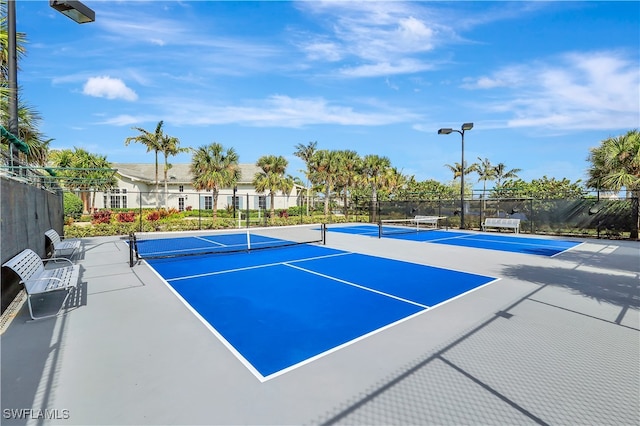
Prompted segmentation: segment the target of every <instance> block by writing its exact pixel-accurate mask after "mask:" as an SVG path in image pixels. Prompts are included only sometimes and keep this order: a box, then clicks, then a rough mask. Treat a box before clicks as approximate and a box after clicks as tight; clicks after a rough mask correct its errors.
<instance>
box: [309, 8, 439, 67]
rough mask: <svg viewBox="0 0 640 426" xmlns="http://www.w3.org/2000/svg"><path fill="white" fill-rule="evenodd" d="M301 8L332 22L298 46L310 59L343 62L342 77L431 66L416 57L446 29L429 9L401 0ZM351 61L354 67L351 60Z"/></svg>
mask: <svg viewBox="0 0 640 426" xmlns="http://www.w3.org/2000/svg"><path fill="white" fill-rule="evenodd" d="M298 6H299V7H300V8H301V9H303V10H304V11H307V12H310V13H311V14H313V15H318V16H321V17H322V19H323V22H330V23H331V24H330V26H328V28H327V33H323V34H322V35H317V36H313V35H311V36H309V35H308V34H306V33H305V38H306V39H305V41H303V42H299V43H298V45H299V46H300V48H301V49H302V50H303V51H304V52H305V53H306V55H307V58H308V59H310V60H314V61H321V60H325V61H330V62H336V61H343V65H342V66H341V67H340V69H339V71H338V72H339V75H341V76H343V77H345V76H346V77H375V76H388V75H394V74H410V73H415V72H420V71H424V70H427V69H431V64H430V63H429V62H428V61H425V60H424V59H423V58H421V57H420V55H421V54H423V53H425V52H429V51H431V50H433V49H434V45H435V41H436V40H437V39H438V37H439V34H440V31H441V30H443V31H444V32H448V30H444V29H443V28H444V27H442V25H441V24H438V23H436V22H437V21H436V20H435V19H434V18H433V16H430V15H429V11H428V10H427V8H425V7H423V6H418V5H416V4H410V3H402V2H384V3H380V2H315V1H314V2H302V3H300V4H299V5H298ZM351 61H353V63H354V64H353V65H352V64H351Z"/></svg>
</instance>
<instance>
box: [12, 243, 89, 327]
mask: <svg viewBox="0 0 640 426" xmlns="http://www.w3.org/2000/svg"><path fill="white" fill-rule="evenodd" d="M49 261H54V263H55V262H57V261H61V262H63V263H64V265H58V266H57V267H51V268H50V267H45V264H46V263H47V262H49ZM2 266H3V267H6V268H9V269H11V270H12V271H13V272H15V273H16V275H18V277H19V278H20V283H21V284H23V285H24V288H25V291H26V292H27V304H28V305H29V315H30V316H31V319H34V320H36V319H41V318H48V317H54V316H56V315H58V314H59V313H60V311H62V308H63V307H64V306H65V303H66V301H67V299H68V297H69V294H70V293H71V289H72V288H76V287H77V285H78V278H79V276H80V268H79V266H78V265H74V264H73V263H72V262H71V261H70V260H69V259H67V258H64V257H62V258H49V259H44V260H43V259H41V258H40V256H38V254H36V253H35V252H34V251H33V250H31V249H25V250H23V251H21V252H20V253H18V254H17V255H16V256H14V257H12V258H11V259H9V261H7V262H5V263H4V264H3V265H2ZM59 291H66V292H67V294H66V296H65V298H64V300H63V302H62V306H61V307H60V309H59V310H58V311H57V312H56V313H55V314H52V315H43V316H40V317H36V316H34V314H33V307H32V306H31V297H33V296H35V295H42V294H45V293H51V292H59Z"/></svg>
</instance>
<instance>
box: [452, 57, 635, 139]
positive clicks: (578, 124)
mask: <svg viewBox="0 0 640 426" xmlns="http://www.w3.org/2000/svg"><path fill="white" fill-rule="evenodd" d="M462 87H463V88H466V89H470V90H484V91H489V93H492V96H493V97H494V98H495V96H496V95H495V93H499V96H500V97H501V98H502V99H503V100H502V101H500V102H495V101H494V102H491V103H489V104H488V108H489V109H490V110H491V111H493V112H495V113H503V114H508V115H511V117H510V118H507V119H506V127H542V128H552V129H565V130H574V129H575V130H577V129H619V128H634V127H637V126H638V125H639V124H640V70H639V69H638V67H637V62H634V60H632V59H630V58H629V57H628V56H626V55H624V54H622V53H619V52H611V51H609V52H607V51H601V52H572V53H567V54H564V55H562V56H560V57H559V58H554V59H549V60H547V61H545V62H542V61H538V62H532V63H528V64H523V65H515V66H510V67H505V68H503V69H501V70H498V71H496V72H495V73H493V74H491V75H485V76H480V77H475V78H468V79H465V81H464V83H463V85H462ZM494 92H495V93H494Z"/></svg>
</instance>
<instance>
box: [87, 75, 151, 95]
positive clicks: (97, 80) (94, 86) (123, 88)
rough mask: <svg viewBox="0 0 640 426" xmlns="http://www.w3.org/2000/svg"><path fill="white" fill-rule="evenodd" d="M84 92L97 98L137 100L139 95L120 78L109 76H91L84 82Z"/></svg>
mask: <svg viewBox="0 0 640 426" xmlns="http://www.w3.org/2000/svg"><path fill="white" fill-rule="evenodd" d="M82 93H83V94H85V95H88V96H94V97H96V98H107V99H124V100H126V101H135V100H137V99H138V95H137V94H136V92H134V91H133V90H132V89H130V88H128V87H127V85H126V84H125V83H124V82H123V81H122V80H120V79H119V78H111V77H109V76H101V77H90V78H89V79H88V80H87V82H86V83H85V84H84V87H83V89H82Z"/></svg>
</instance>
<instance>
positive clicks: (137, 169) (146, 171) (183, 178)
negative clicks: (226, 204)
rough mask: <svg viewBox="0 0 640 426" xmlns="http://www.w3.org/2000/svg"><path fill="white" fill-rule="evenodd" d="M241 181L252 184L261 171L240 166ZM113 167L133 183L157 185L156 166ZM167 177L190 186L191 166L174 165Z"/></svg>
mask: <svg viewBox="0 0 640 426" xmlns="http://www.w3.org/2000/svg"><path fill="white" fill-rule="evenodd" d="M239 166H240V179H239V180H238V183H247V184H250V183H251V182H252V181H253V177H254V176H255V175H256V173H259V172H260V171H261V169H260V168H259V167H258V166H256V165H255V164H239ZM112 167H113V168H114V169H117V170H118V172H117V173H118V174H119V175H121V176H122V177H126V178H129V179H131V180H133V181H141V182H145V183H149V184H152V183H155V174H156V172H155V167H156V166H155V164H147V163H113V164H112ZM163 167H164V166H163V165H162V164H159V165H158V180H159V181H160V182H162V181H163V179H164V177H163V176H164V172H163ZM167 176H168V178H169V183H173V184H189V183H191V180H192V177H193V175H192V173H191V164H173V165H172V167H171V168H170V169H169V171H168V173H167Z"/></svg>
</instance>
